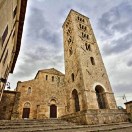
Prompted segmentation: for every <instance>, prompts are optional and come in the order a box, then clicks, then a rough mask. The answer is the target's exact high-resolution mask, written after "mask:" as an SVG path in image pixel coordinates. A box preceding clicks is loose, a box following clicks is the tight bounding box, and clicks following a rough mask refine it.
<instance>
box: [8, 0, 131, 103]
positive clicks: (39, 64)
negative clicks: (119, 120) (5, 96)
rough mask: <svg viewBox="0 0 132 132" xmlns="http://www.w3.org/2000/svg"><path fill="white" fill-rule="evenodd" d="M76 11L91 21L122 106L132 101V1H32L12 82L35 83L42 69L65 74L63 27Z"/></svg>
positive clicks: (12, 83)
mask: <svg viewBox="0 0 132 132" xmlns="http://www.w3.org/2000/svg"><path fill="white" fill-rule="evenodd" d="M71 9H74V10H76V11H78V12H80V13H81V14H84V15H85V16H87V17H89V18H90V22H91V25H92V28H93V30H94V33H95V36H96V39H97V42H98V46H99V48H100V52H101V54H102V58H103V61H104V64H105V67H106V70H107V73H108V76H109V79H110V82H111V86H112V89H113V91H114V93H115V96H116V100H117V103H118V105H123V103H124V102H125V100H123V99H122V96H123V95H124V94H125V95H126V97H127V100H128V101H129V100H132V59H131V58H132V15H131V13H132V1H131V0H72V1H70V0H28V5H27V13H26V18H25V24H24V31H23V38H22V46H21V51H20V54H19V57H18V60H17V63H16V67H15V70H14V74H12V75H10V76H9V79H8V81H9V82H10V83H11V87H12V89H14V88H15V87H16V83H17V81H25V80H31V79H33V78H34V77H35V75H36V73H37V71H38V70H40V69H45V68H51V67H54V68H56V69H58V70H60V71H61V72H63V73H64V52H63V32H62V25H63V22H64V21H65V19H66V17H67V15H68V13H69V11H70V10H71Z"/></svg>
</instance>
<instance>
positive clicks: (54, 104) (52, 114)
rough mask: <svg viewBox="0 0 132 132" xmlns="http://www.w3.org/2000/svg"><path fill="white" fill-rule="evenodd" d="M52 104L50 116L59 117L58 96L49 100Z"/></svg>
mask: <svg viewBox="0 0 132 132" xmlns="http://www.w3.org/2000/svg"><path fill="white" fill-rule="evenodd" d="M49 104H50V111H49V112H50V113H49V114H50V118H57V105H56V104H57V101H56V98H52V99H51V100H50V102H49Z"/></svg>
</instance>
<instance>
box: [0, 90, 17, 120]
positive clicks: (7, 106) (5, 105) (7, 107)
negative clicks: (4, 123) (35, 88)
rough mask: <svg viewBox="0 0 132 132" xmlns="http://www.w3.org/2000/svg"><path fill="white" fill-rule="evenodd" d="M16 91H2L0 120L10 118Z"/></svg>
mask: <svg viewBox="0 0 132 132" xmlns="http://www.w3.org/2000/svg"><path fill="white" fill-rule="evenodd" d="M17 93H18V92H16V91H7V90H5V91H4V93H3V97H2V100H1V102H0V120H10V119H11V115H12V112H13V107H14V104H15V103H16V102H15V97H16V95H17Z"/></svg>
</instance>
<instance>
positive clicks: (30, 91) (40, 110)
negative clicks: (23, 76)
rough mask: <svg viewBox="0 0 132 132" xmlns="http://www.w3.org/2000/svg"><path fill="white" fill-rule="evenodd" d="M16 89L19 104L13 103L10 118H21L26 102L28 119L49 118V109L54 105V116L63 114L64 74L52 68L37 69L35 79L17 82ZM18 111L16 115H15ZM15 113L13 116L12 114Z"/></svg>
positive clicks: (64, 96) (57, 116) (64, 104)
mask: <svg viewBox="0 0 132 132" xmlns="http://www.w3.org/2000/svg"><path fill="white" fill-rule="evenodd" d="M17 91H18V92H20V93H21V96H20V98H19V99H18V100H19V104H15V107H16V108H18V109H15V110H14V111H13V117H12V119H14V117H15V118H18V119H21V118H22V117H23V116H24V115H23V110H24V108H25V107H26V106H25V105H26V104H29V106H28V107H29V108H30V115H29V118H30V119H44V118H50V117H52V115H51V114H50V112H49V111H50V109H52V108H51V107H52V106H56V113H55V114H56V115H53V116H56V118H59V117H61V116H62V115H65V106H66V102H65V101H66V99H65V98H66V93H65V89H64V74H62V73H61V72H59V71H57V70H55V69H54V68H51V69H45V70H40V71H38V73H37V75H36V77H35V79H33V80H30V81H26V82H18V84H17ZM16 113H18V115H16ZM14 114H15V116H14Z"/></svg>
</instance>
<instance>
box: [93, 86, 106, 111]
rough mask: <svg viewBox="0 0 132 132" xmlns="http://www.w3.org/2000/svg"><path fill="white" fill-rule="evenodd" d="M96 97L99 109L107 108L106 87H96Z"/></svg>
mask: <svg viewBox="0 0 132 132" xmlns="http://www.w3.org/2000/svg"><path fill="white" fill-rule="evenodd" d="M95 92H96V97H97V102H98V106H99V109H106V101H105V94H104V93H105V91H104V88H103V87H102V86H100V85H97V86H96V87H95Z"/></svg>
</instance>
